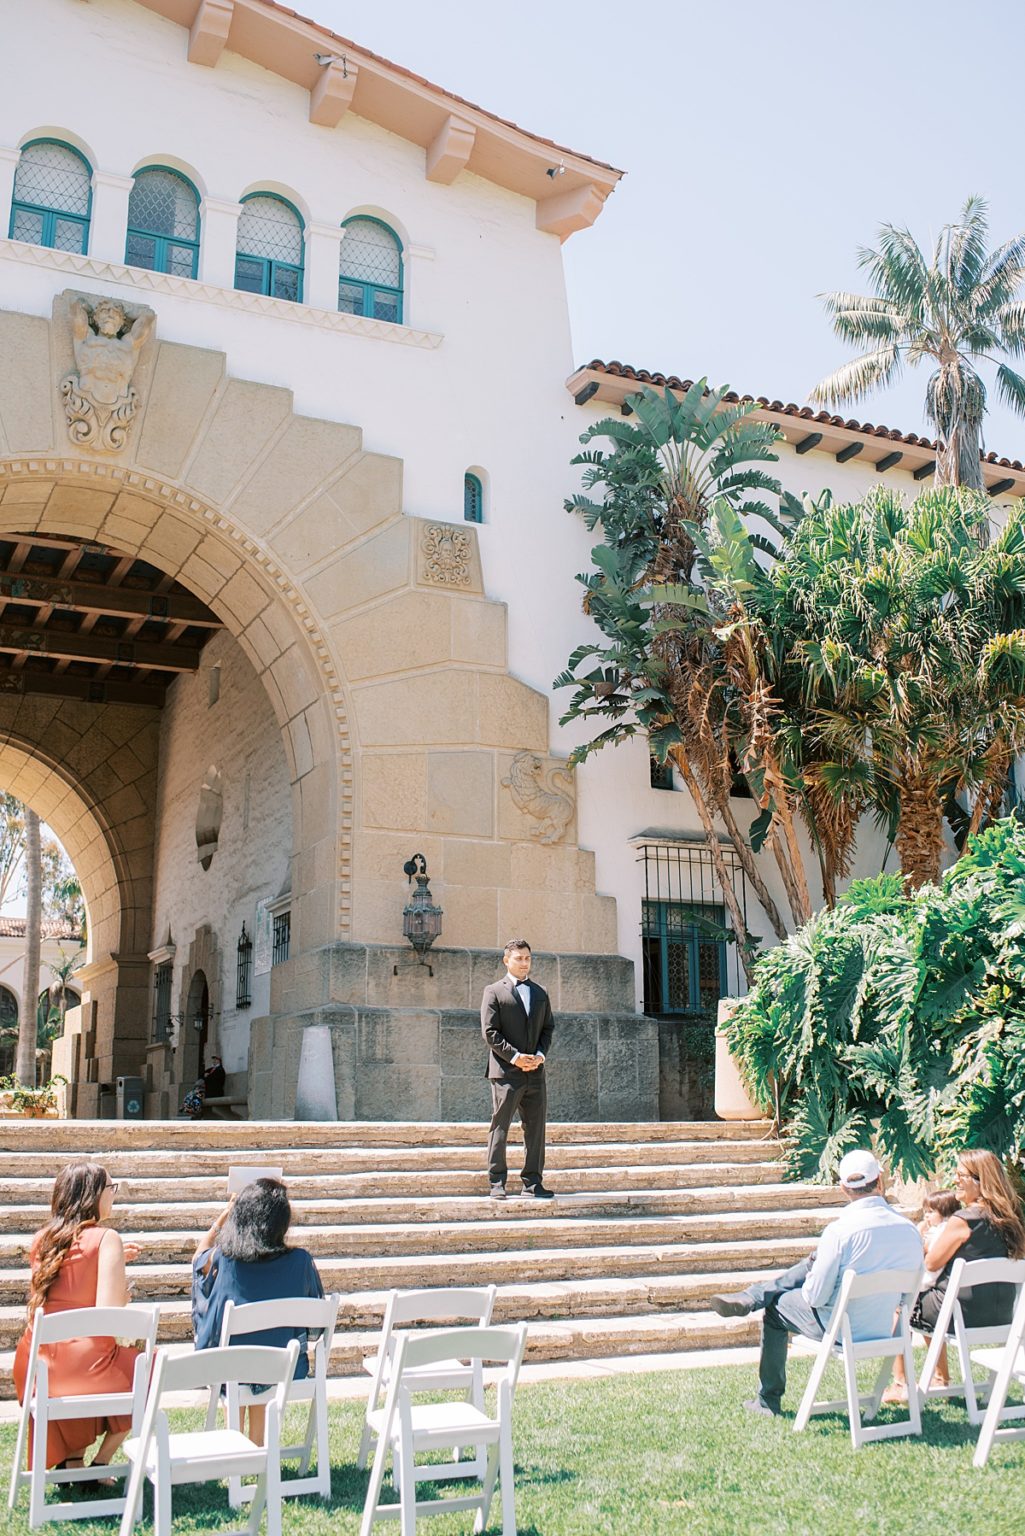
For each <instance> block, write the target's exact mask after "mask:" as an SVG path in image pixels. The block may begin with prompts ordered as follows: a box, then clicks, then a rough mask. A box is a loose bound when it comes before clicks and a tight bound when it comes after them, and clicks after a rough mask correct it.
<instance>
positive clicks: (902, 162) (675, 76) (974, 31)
mask: <svg viewBox="0 0 1025 1536" xmlns="http://www.w3.org/2000/svg"><path fill="white" fill-rule="evenodd" d="M290 3H292V4H293V5H294V7H295V9H296V10H298V11H300V12H302V13H304V14H306V15H309V16H312V17H313V18H314V19H316V20H318V21H321V22H324V23H326V24H327V25H328V26H330V27H333V28H334V29H335V30H336V31H338V32H340V33H341V34H342V35H343V36H346V37H351V38H353V39H354V40H355V41H356V42H358V43H361V44H362V45H364V46H365V47H368V48H371V49H373V50H374V51H375V52H377V53H380V54H383V55H384V56H385V57H387V58H390V59H392V60H394V61H395V62H396V63H399V64H403V65H405V66H406V67H407V68H409V69H412V70H415V71H416V72H417V73H418V74H422V75H426V76H427V78H428V79H430V80H433V81H435V82H436V83H437V84H439V85H443V86H445V87H446V88H447V89H449V90H452V91H455V92H456V93H457V94H458V95H460V96H465V97H467V98H468V99H469V100H470V101H475V102H477V103H479V104H480V105H481V106H483V107H486V108H488V109H489V110H490V111H494V112H497V113H499V114H500V115H501V116H503V117H508V118H511V119H512V120H513V121H514V122H517V123H519V124H520V125H521V126H522V127H524V128H529V129H531V130H533V131H534V132H536V133H539V134H543V135H544V136H546V137H548V138H552V139H555V140H557V141H558V142H559V143H561V144H566V145H568V146H569V147H570V148H572V149H575V150H579V151H582V152H583V153H586V154H590V155H593V156H595V157H596V158H598V159H600V160H605V161H609V162H611V163H612V164H613V165H616V166H618V167H620V168H621V169H623V170H625V171H626V172H627V173H628V174H627V176H626V178H625V179H624V181H623V182H622V183H621V185H620V187H619V189H618V190H617V191H616V192H615V193H613V195H612V197H611V198H610V199H609V201H608V202H607V203H606V205H605V210H604V212H603V213H602V215H601V217H600V218H599V219H598V222H597V224H596V225H595V227H594V228H593V229H591V230H587V231H584V232H582V233H580V234H576V235H574V236H573V237H572V238H571V239H570V240H569V241H568V242H567V244H566V246H565V262H566V275H567V281H568V288H569V299H570V312H571V317H572V324H573V342H574V352H575V360H576V361H577V362H588V361H589V360H590V359H591V358H592V357H602V358H605V359H606V360H609V359H611V358H618V359H620V360H621V361H624V362H630V363H633V364H635V365H637V366H638V367H645V368H650V369H658V370H661V371H662V372H665V373H678V374H680V375H681V376H683V377H696V376H701V375H702V374H705V375H707V376H708V378H709V379H710V380H711V382H712V383H713V384H723V383H728V384H729V385H730V386H731V387H733V388H734V389H739V390H742V391H750V392H751V393H753V394H755V395H759V394H766V395H768V396H769V397H770V399H772V398H777V399H783V400H796V401H798V402H799V403H803V402H804V401H805V400H806V398H807V394H808V391H809V390H810V389H811V387H812V386H813V385H814V384H815V383H816V382H817V381H818V379H819V378H821V377H822V376H823V375H824V374H826V373H828V372H830V371H831V370H832V369H833V368H834V367H836V366H837V365H838V363H840V362H841V361H843V360H844V358H845V357H846V356H847V355H848V354H847V352H846V351H845V349H844V348H843V346H842V344H841V343H840V342H839V341H837V340H836V339H835V338H834V337H833V335H832V332H831V330H830V329H829V326H828V323H827V321H826V319H825V317H824V315H823V313H822V311H821V307H820V305H819V303H818V301H817V299H816V294H818V293H821V292H823V291H824V290H827V289H832V288H855V289H861V288H863V287H864V283H863V280H862V277H861V274H860V273H859V272H858V269H857V265H856V252H857V248H858V247H859V246H860V245H867V244H873V243H874V237H875V232H876V230H877V229H878V226H879V225H880V224H881V223H883V222H890V223H896V224H901V225H906V226H907V227H908V228H910V230H911V231H912V233H913V234H914V235H915V236H916V238H917V239H918V240H919V243H920V244H928V245H929V246H930V248H931V244H932V241H933V239H934V238H935V234H936V232H937V231H938V229H939V228H940V227H941V226H942V225H943V224H944V223H947V222H949V221H950V220H952V219H953V218H954V217H955V215H956V213H957V211H958V209H959V208H960V207H961V205H962V203H963V202H964V200H965V198H966V197H967V196H969V195H970V194H972V193H978V194H981V195H982V196H983V197H985V198H986V199H987V200H988V202H989V205H990V218H991V231H992V239H993V243H994V244H995V243H997V242H998V241H1002V240H1004V239H1006V238H1007V237H1009V236H1010V235H1011V234H1013V233H1015V232H1016V231H1017V230H1019V229H1022V228H1025V196H1023V178H1022V137H1023V134H1022V107H1021V99H1022V98H1021V90H1020V85H1019V82H1018V78H1017V74H1016V70H1017V66H1018V62H1019V61H1020V59H1021V56H1022V44H1023V41H1025V7H1023V6H1022V5H1021V4H1020V3H1019V0H975V3H974V4H973V5H966V4H965V3H964V0H961V3H957V4H955V3H953V0H860V3H859V4H858V5H856V6H847V5H840V4H838V3H836V0H825V3H824V0H817V3H812V0H790V3H789V4H788V5H785V6H776V5H771V4H758V3H756V0H705V3H704V4H697V3H694V0H647V3H646V4H645V3H642V4H624V3H622V0H588V3H586V4H583V3H579V0H514V3H510V4H502V5H498V4H495V3H494V0H440V3H438V4H435V5H425V4H424V3H423V0H415V3H414V0H377V3H376V4H374V5H369V6H368V5H359V6H357V5H354V4H352V3H351V0H290ZM1022 366H1023V370H1025V364H1023V365H1022ZM926 377H927V374H926V370H925V368H924V367H922V368H919V369H918V370H917V371H916V372H914V373H911V374H910V375H907V376H906V377H905V379H904V381H903V382H901V383H899V384H898V385H897V386H896V387H894V388H893V389H891V390H889V391H887V392H886V394H884V395H880V396H875V397H872V398H871V399H870V400H868V401H866V402H864V403H863V404H861V405H859V406H857V407H850V408H848V409H847V410H846V411H845V414H848V415H856V416H857V417H858V418H859V419H860V420H862V421H866V420H867V421H872V422H875V423H878V422H880V421H882V422H885V423H886V424H887V425H889V426H899V427H901V428H902V429H903V430H905V431H909V432H917V431H922V430H924V428H925V422H924V417H923V413H922V401H923V398H924V392H925V381H926ZM986 382H987V385H989V383H990V375H989V374H987V375H986ZM993 393H994V392H993V391H992V390H991V396H992V395H993ZM986 436H987V443H986V446H987V448H993V449H996V450H997V451H998V452H1000V453H1002V454H1005V455H1007V456H1008V457H1012V458H1020V459H1025V421H1021V420H1019V419H1017V418H1015V417H1012V416H1011V415H1010V413H1008V412H1007V411H1006V409H1004V408H1003V407H1001V406H1000V405H999V404H998V403H997V402H996V401H995V399H993V401H992V409H991V412H990V416H989V420H988V426H987V434H986Z"/></svg>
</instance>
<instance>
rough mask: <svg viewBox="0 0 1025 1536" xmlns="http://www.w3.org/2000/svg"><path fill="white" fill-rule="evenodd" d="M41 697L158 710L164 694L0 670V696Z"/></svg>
mask: <svg viewBox="0 0 1025 1536" xmlns="http://www.w3.org/2000/svg"><path fill="white" fill-rule="evenodd" d="M5 693H17V694H43V695H45V696H46V697H47V698H51V699H54V698H55V699H82V700H85V701H86V702H87V703H92V704H138V705H145V706H147V707H148V708H150V709H160V708H161V707H162V705H163V703H164V690H163V688H162V687H160V686H159V685H155V684H150V685H146V684H144V683H122V682H104V681H101V680H99V679H93V678H88V677H69V676H68V675H67V673H62V674H61V675H60V676H59V677H57V676H55V675H54V674H53V673H48V672H27V671H25V670H24V669H22V670H21V671H14V670H10V669H6V668H3V669H0V695H2V694H5Z"/></svg>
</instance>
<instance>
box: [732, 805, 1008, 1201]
mask: <svg viewBox="0 0 1025 1536" xmlns="http://www.w3.org/2000/svg"><path fill="white" fill-rule="evenodd" d="M726 1028H727V1034H728V1037H729V1043H730V1049H731V1050H732V1052H733V1054H734V1056H735V1058H736V1060H737V1062H738V1065H739V1067H740V1070H741V1072H742V1074H743V1076H744V1078H745V1080H746V1082H747V1085H748V1088H749V1091H750V1092H751V1094H752V1096H753V1098H754V1099H755V1101H756V1102H757V1103H758V1104H760V1105H761V1107H762V1108H763V1109H764V1110H765V1111H766V1112H767V1113H771V1114H773V1115H774V1116H775V1117H776V1118H777V1120H778V1122H779V1124H780V1126H781V1128H782V1131H783V1135H784V1139H785V1143H786V1146H787V1152H788V1163H789V1169H790V1172H791V1173H792V1174H793V1175H794V1176H796V1177H800V1178H815V1179H821V1180H827V1179H830V1178H832V1177H833V1176H834V1174H835V1170H836V1165H837V1163H838V1162H839V1160H840V1158H841V1157H842V1156H843V1154H844V1153H845V1152H847V1151H849V1150H850V1149H851V1148H852V1147H855V1146H858V1145H862V1146H863V1145H865V1143H866V1141H867V1140H868V1138H869V1137H870V1136H873V1137H875V1139H876V1142H877V1144H878V1146H879V1148H880V1149H881V1152H882V1153H883V1155H884V1156H885V1158H886V1160H887V1162H888V1163H889V1165H890V1167H891V1168H892V1169H894V1170H896V1171H899V1172H900V1173H901V1174H903V1175H904V1176H905V1177H907V1178H914V1177H917V1176H920V1175H929V1174H932V1173H935V1172H943V1171H946V1170H948V1169H949V1168H950V1166H951V1164H952V1163H953V1161H954V1158H955V1156H956V1153H957V1151H958V1149H959V1148H961V1147H967V1146H970V1147H982V1148H986V1149H988V1150H990V1151H992V1152H995V1153H996V1154H997V1155H998V1156H999V1157H1003V1158H1009V1159H1013V1160H1015V1161H1018V1160H1020V1157H1021V1153H1022V1149H1023V1147H1025V827H1023V826H1022V825H1021V824H1020V823H1019V822H1018V821H1017V820H1016V819H1015V818H1013V817H1008V818H1006V819H1004V820H1002V821H998V822H996V823H994V824H993V825H992V826H991V827H989V828H988V829H987V830H986V831H984V832H982V833H980V834H979V835H977V836H975V837H972V838H971V839H970V840H969V843H968V846H967V849H966V852H965V854H964V855H963V857H962V858H961V859H960V860H959V862H958V863H957V864H955V865H954V866H953V867H952V868H951V869H948V870H947V871H946V872H945V873H944V874H943V876H942V877H941V879H940V881H939V883H938V884H936V885H926V886H923V887H922V888H921V889H920V890H917V891H909V890H908V889H907V887H906V886H905V884H904V882H903V881H902V880H901V878H900V877H899V876H897V875H880V876H877V877H876V878H875V879H873V880H860V881H855V882H854V883H853V884H852V885H851V887H850V889H849V891H848V892H847V893H846V895H844V896H843V897H841V898H840V900H839V901H838V903H837V905H836V906H835V907H834V908H832V909H826V910H824V911H822V912H819V913H818V914H817V915H816V916H815V917H813V918H812V920H811V921H810V922H809V923H807V924H805V926H804V927H803V928H802V929H801V930H800V931H799V932H797V933H795V934H793V935H792V936H791V937H790V938H788V939H787V940H786V941H785V942H784V943H783V944H781V945H780V946H779V947H778V948H776V949H774V950H772V951H771V952H770V953H769V954H767V955H766V956H765V957H764V958H763V959H762V960H761V961H759V963H758V965H757V967H756V970H755V979H754V985H753V986H752V989H751V991H750V993H749V994H748V996H747V997H746V998H744V999H743V1001H742V1002H741V1003H740V1005H739V1006H738V1008H737V1010H736V1012H735V1013H734V1015H733V1017H732V1019H731V1020H730V1021H729V1023H728V1024H727V1026H726Z"/></svg>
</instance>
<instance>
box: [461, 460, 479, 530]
mask: <svg viewBox="0 0 1025 1536" xmlns="http://www.w3.org/2000/svg"><path fill="white" fill-rule="evenodd" d="M474 503H476V505H474ZM463 521H464V522H465V523H482V522H483V521H484V486H483V485H482V484H481V479H480V476H479V475H474V474H471V473H470V471H469V470H468V471H467V472H466V474H465V475H464V476H463Z"/></svg>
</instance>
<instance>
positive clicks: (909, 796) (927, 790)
mask: <svg viewBox="0 0 1025 1536" xmlns="http://www.w3.org/2000/svg"><path fill="white" fill-rule="evenodd" d="M898 782H899V788H898V797H899V800H900V820H899V821H898V823H897V835H896V837H895V838H894V844H895V846H896V849H897V855H898V857H899V859H900V869H901V874H902V875H903V876H904V879H905V880H906V881H907V884H908V886H909V887H910V889H911V890H913V891H917V890H918V889H919V888H920V887H921V886H923V885H929V884H933V885H935V884H936V882H937V881H938V880H939V878H940V863H941V860H942V858H943V848H944V841H943V803H942V801H941V800H940V795H939V788H938V786H937V782H936V780H935V778H934V777H933V776H932V774H930V773H926V772H923V771H922V770H921V769H910V768H905V770H904V771H903V772H902V773H901V774H900V777H899V781H898Z"/></svg>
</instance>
